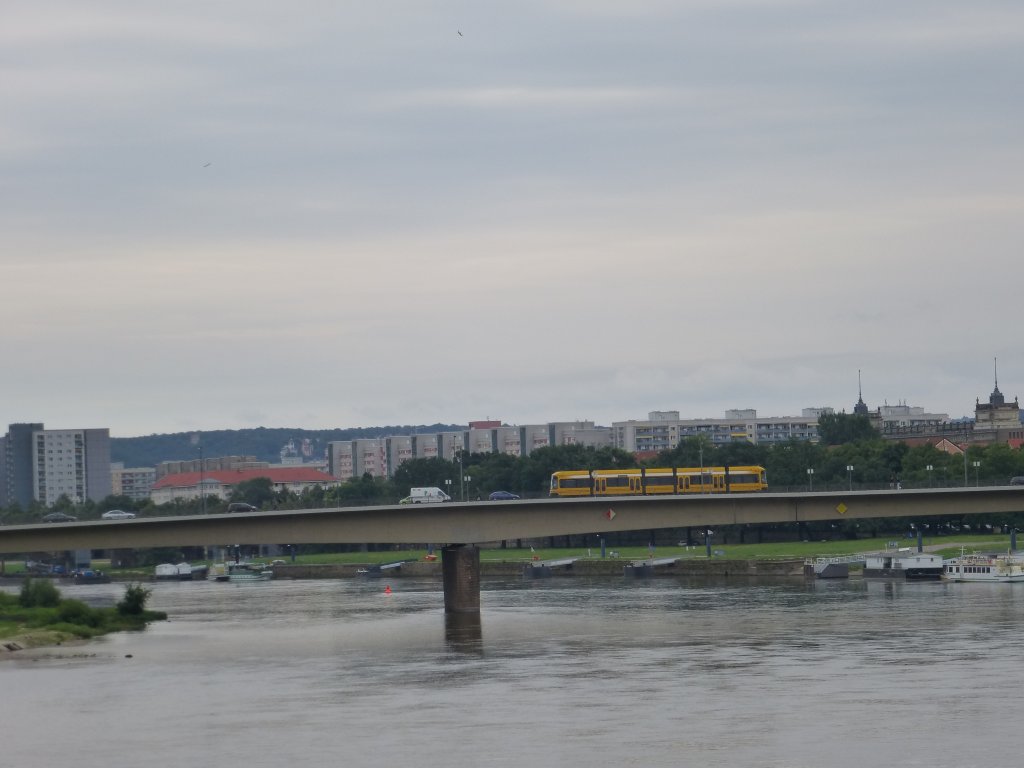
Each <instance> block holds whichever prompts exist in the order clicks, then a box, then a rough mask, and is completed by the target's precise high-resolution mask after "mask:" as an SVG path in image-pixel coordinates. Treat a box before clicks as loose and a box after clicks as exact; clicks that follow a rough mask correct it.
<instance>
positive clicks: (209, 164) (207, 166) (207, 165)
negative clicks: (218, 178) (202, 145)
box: [203, 163, 213, 168]
mask: <svg viewBox="0 0 1024 768" xmlns="http://www.w3.org/2000/svg"><path fill="white" fill-rule="evenodd" d="M211 165H213V163H206V165H204V166H203V168H209V167H210V166H211Z"/></svg>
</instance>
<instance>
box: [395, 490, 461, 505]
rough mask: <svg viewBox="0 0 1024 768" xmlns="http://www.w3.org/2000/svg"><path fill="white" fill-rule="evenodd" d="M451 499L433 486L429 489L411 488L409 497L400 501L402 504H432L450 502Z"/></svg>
mask: <svg viewBox="0 0 1024 768" xmlns="http://www.w3.org/2000/svg"><path fill="white" fill-rule="evenodd" d="M451 500H452V497H451V496H449V495H448V494H447V493H445V492H444V491H442V490H441V489H440V488H435V487H433V486H431V487H429V488H412V489H410V490H409V495H408V496H406V497H405V498H404V499H402V501H401V503H402V504H433V503H434V502H438V501H451Z"/></svg>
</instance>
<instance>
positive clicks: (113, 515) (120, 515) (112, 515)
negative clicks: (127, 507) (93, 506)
mask: <svg viewBox="0 0 1024 768" xmlns="http://www.w3.org/2000/svg"><path fill="white" fill-rule="evenodd" d="M100 517H101V518H103V519H104V520H132V519H134V517H135V513H134V512H125V511H123V510H120V509H112V510H110V511H109V512H104V513H103V514H102V515H100Z"/></svg>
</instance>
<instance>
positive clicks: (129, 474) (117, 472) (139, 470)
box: [110, 461, 156, 501]
mask: <svg viewBox="0 0 1024 768" xmlns="http://www.w3.org/2000/svg"><path fill="white" fill-rule="evenodd" d="M155 482H156V468H155V467H126V466H124V464H122V463H121V462H119V461H118V462H114V463H113V464H111V465H110V492H111V493H112V494H113V495H114V496H127V497H128V498H129V499H132V500H133V501H145V500H146V499H148V498H149V492H150V491H151V490H152V488H153V484H154V483H155Z"/></svg>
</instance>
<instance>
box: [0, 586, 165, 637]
mask: <svg viewBox="0 0 1024 768" xmlns="http://www.w3.org/2000/svg"><path fill="white" fill-rule="evenodd" d="M149 594H150V591H149V590H148V589H145V588H143V587H142V586H141V585H138V584H129V585H128V587H127V588H126V589H125V597H124V599H123V600H121V601H120V602H119V603H118V604H117V606H116V607H113V608H94V607H92V606H90V605H87V604H86V603H84V602H82V601H81V600H71V599H63V598H61V596H60V590H58V589H57V588H56V587H55V586H54V585H53V583H52V582H50V581H49V580H45V579H44V580H34V579H26V580H25V583H24V584H23V585H22V588H21V592H20V594H19V595H18V597H15V596H13V595H9V594H6V593H0V637H11V636H14V635H17V634H21V633H23V632H27V631H34V630H48V631H51V632H57V633H61V634H66V635H68V636H70V637H77V638H90V637H97V636H99V635H104V634H107V633H108V632H123V631H126V630H139V629H144V628H145V626H146V625H147V624H148V623H149V622H151V621H162V620H164V619H166V618H167V614H166V613H164V612H163V611H147V610H146V607H145V606H146V600H147V599H148V598H149Z"/></svg>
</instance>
